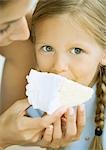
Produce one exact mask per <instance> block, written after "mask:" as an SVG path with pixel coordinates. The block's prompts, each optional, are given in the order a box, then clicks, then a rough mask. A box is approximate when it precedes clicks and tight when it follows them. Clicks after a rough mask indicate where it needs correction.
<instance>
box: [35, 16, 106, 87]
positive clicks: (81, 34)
mask: <svg viewBox="0 0 106 150" xmlns="http://www.w3.org/2000/svg"><path fill="white" fill-rule="evenodd" d="M35 36H36V42H35V51H36V58H37V65H38V69H39V70H40V71H46V72H52V73H56V74H59V75H62V76H65V77H66V78H68V79H71V80H74V81H76V82H79V83H81V84H83V85H87V86H93V84H94V83H95V81H96V77H97V72H98V66H99V63H101V61H102V58H103V56H104V52H103V50H102V48H101V47H100V46H99V45H98V44H97V42H96V41H95V40H94V38H93V37H92V36H90V34H88V33H87V32H85V30H84V29H83V27H82V26H80V25H79V24H76V23H75V22H74V21H73V20H72V19H71V18H70V17H69V16H68V15H60V16H55V17H53V18H49V19H46V20H40V21H39V22H38V23H37V24H36V25H35Z"/></svg>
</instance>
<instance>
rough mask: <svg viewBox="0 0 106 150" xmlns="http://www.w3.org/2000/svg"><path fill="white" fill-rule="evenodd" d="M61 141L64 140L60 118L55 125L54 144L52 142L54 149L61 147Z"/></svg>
mask: <svg viewBox="0 0 106 150" xmlns="http://www.w3.org/2000/svg"><path fill="white" fill-rule="evenodd" d="M61 140H62V130H61V118H59V119H58V120H56V122H55V123H54V132H53V142H52V145H53V147H54V148H57V147H59V145H60V143H61Z"/></svg>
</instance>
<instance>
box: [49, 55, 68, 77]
mask: <svg viewBox="0 0 106 150" xmlns="http://www.w3.org/2000/svg"><path fill="white" fill-rule="evenodd" d="M68 69H69V63H68V59H67V58H66V57H62V56H60V57H58V58H57V59H56V60H55V62H54V64H53V67H52V72H53V73H56V74H62V73H63V74H64V73H65V72H68Z"/></svg>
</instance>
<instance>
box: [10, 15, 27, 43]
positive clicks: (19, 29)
mask: <svg viewBox="0 0 106 150" xmlns="http://www.w3.org/2000/svg"><path fill="white" fill-rule="evenodd" d="M29 35H30V32H29V28H28V24H27V21H26V18H25V17H23V18H21V19H20V20H18V21H17V22H16V23H14V32H13V34H11V36H10V39H11V40H14V41H15V40H26V39H28V38H29Z"/></svg>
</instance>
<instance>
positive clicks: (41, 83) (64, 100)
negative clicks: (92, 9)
mask: <svg viewBox="0 0 106 150" xmlns="http://www.w3.org/2000/svg"><path fill="white" fill-rule="evenodd" d="M26 78H27V81H28V84H27V86H26V95H27V96H28V101H29V103H30V104H31V105H32V106H33V108H34V109H40V110H42V111H44V112H47V113H48V114H51V113H53V112H54V111H55V110H56V109H57V108H59V107H60V106H63V105H68V106H77V105H80V104H82V103H85V102H86V101H88V100H89V99H90V98H91V97H92V95H93V89H92V88H90V87H87V86H84V85H81V84H79V83H77V82H74V81H72V80H68V79H66V78H65V77H62V76H60V75H56V74H53V73H47V72H38V71H36V70H33V69H32V70H31V71H30V73H29V75H28V76H27V77H26Z"/></svg>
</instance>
